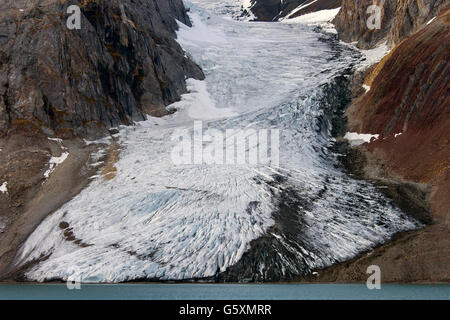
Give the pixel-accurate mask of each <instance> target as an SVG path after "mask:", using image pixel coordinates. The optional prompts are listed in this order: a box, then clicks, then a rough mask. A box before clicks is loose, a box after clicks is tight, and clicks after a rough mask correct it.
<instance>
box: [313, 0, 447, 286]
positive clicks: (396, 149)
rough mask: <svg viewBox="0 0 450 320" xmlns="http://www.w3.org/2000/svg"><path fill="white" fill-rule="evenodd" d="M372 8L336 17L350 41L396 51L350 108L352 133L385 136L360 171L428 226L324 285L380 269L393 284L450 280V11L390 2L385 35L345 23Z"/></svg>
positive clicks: (327, 277) (340, 270)
mask: <svg viewBox="0 0 450 320" xmlns="http://www.w3.org/2000/svg"><path fill="white" fill-rule="evenodd" d="M369 2H370V3H372V1H365V2H364V1H361V2H358V4H356V2H354V1H344V4H343V9H342V10H343V12H341V13H340V15H339V16H338V17H337V19H336V21H337V26H338V28H339V29H341V36H342V38H344V39H346V40H347V41H355V40H359V45H360V46H361V47H371V46H373V45H374V44H375V43H377V42H378V41H386V40H388V41H389V42H390V43H391V44H392V45H394V48H393V49H392V51H391V52H390V53H389V54H388V55H387V56H386V57H385V58H384V59H383V60H382V61H381V62H380V63H379V64H377V65H376V66H374V67H372V68H371V69H369V70H368V71H367V73H366V74H365V76H364V78H365V79H364V83H365V85H366V88H370V90H368V91H367V92H364V90H362V89H360V91H359V94H360V95H359V97H358V98H356V99H355V100H354V101H353V103H352V104H351V106H350V107H349V109H348V110H347V116H348V120H349V131H351V132H358V133H370V134H379V135H380V136H379V139H377V140H376V141H372V142H371V143H366V144H364V145H362V146H361V147H359V148H358V150H357V151H356V154H358V153H359V152H360V156H361V158H362V160H361V161H360V160H358V161H357V163H356V165H357V166H359V167H361V166H363V168H359V169H361V170H362V171H361V172H362V176H363V177H365V178H368V179H370V180H372V181H375V182H376V183H377V184H380V185H382V187H381V188H383V190H385V191H386V192H387V193H388V194H389V195H391V196H394V197H397V198H403V200H404V201H403V203H402V204H403V207H404V209H406V211H408V212H410V213H411V212H413V214H415V215H416V217H417V218H419V219H420V220H422V222H424V223H426V224H428V226H427V227H425V228H424V229H422V230H420V231H417V232H412V233H407V234H401V235H399V236H398V237H397V239H395V240H394V241H393V242H392V243H390V244H388V245H386V246H382V247H380V248H378V249H376V250H375V251H374V252H371V253H369V254H367V255H364V256H362V257H360V258H357V259H355V260H353V261H350V262H347V263H344V264H341V265H338V266H335V267H332V268H330V269H327V270H323V271H321V272H320V277H319V280H320V281H324V282H329V281H339V282H349V281H350V282H351V281H365V280H366V279H367V275H366V273H365V271H366V269H367V267H368V266H369V265H373V264H375V265H378V266H380V267H381V270H382V275H383V281H386V282H448V281H449V280H450V279H449V276H448V265H449V263H450V260H449V259H450V258H449V256H448V243H449V239H448V213H449V210H450V201H449V197H448V190H450V166H449V163H450V151H449V150H450V143H449V128H450V118H449V116H448V115H449V112H450V108H449V106H450V98H449V90H450V79H449V74H450V64H449V61H450V54H449V52H450V5H447V6H446V7H442V6H443V2H442V1H417V2H416V1H393V2H389V1H386V2H385V4H384V5H385V7H384V8H385V10H387V8H388V6H389V5H394V7H390V8H391V9H389V12H387V11H385V13H384V21H385V22H388V21H390V22H389V23H386V24H385V26H384V27H383V29H382V30H380V31H379V32H378V33H377V32H374V33H371V32H369V31H367V30H365V31H364V30H363V26H362V25H361V24H360V23H361V22H360V19H362V15H361V16H360V18H356V19H352V18H348V20H346V19H343V18H344V17H345V16H346V15H347V12H346V10H350V9H351V10H353V11H354V12H355V11H357V12H360V13H362V12H364V3H365V5H368V3H369ZM394 2H395V3H394ZM446 3H448V1H446ZM419 4H420V6H419ZM394 8H396V9H395V11H390V10H394ZM439 8H440V12H437V10H438V9H439ZM354 14H355V13H353V15H354ZM353 15H352V16H353ZM435 15H438V17H436V18H435V19H434V20H433V21H430V20H431V19H432V18H434V17H435ZM388 17H390V18H388ZM341 19H343V20H341ZM344 21H346V22H345V23H343V22H344ZM358 21H359V22H358ZM358 28H360V29H358ZM349 30H352V31H349ZM410 33H411V34H410ZM395 44H396V45H395ZM356 158H359V157H356ZM422 192H423V193H422ZM405 199H406V200H405ZM416 204H419V206H418V207H416V208H415V209H414V206H416ZM427 207H429V208H430V213H431V216H428V214H429V213H427V212H428V208H427Z"/></svg>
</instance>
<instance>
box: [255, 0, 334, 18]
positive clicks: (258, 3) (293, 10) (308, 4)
mask: <svg viewBox="0 0 450 320" xmlns="http://www.w3.org/2000/svg"><path fill="white" fill-rule="evenodd" d="M340 4H341V0H284V1H283V0H250V7H249V9H247V10H249V11H251V13H252V14H253V15H254V16H255V20H257V21H278V20H280V19H283V18H295V17H298V16H301V15H304V14H307V13H311V12H316V11H320V10H326V9H335V8H338V7H339V6H340Z"/></svg>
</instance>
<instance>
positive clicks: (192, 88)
mask: <svg viewBox="0 0 450 320" xmlns="http://www.w3.org/2000/svg"><path fill="white" fill-rule="evenodd" d="M186 85H187V89H188V91H189V94H184V95H182V97H181V100H180V101H179V102H176V103H174V104H172V105H171V106H170V108H171V109H177V110H186V111H187V115H188V116H189V117H190V118H192V119H195V120H210V119H220V118H227V117H234V116H236V115H238V114H237V113H235V112H233V111H231V110H230V109H228V108H217V107H216V103H215V101H214V100H213V99H212V98H211V96H210V94H209V92H208V89H207V88H206V82H205V81H200V80H195V79H187V81H186Z"/></svg>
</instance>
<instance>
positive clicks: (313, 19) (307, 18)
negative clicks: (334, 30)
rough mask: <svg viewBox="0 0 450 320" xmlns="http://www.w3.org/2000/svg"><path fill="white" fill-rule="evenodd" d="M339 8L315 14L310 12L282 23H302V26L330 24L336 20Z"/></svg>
mask: <svg viewBox="0 0 450 320" xmlns="http://www.w3.org/2000/svg"><path fill="white" fill-rule="evenodd" d="M340 10H341V8H336V9H326V10H320V11H316V12H311V13H307V14H304V15H302V16H299V17H295V18H292V19H288V20H283V22H287V23H303V24H308V25H311V24H314V25H315V24H320V23H324V22H331V21H333V19H334V18H336V16H337V14H338V13H339V11H340Z"/></svg>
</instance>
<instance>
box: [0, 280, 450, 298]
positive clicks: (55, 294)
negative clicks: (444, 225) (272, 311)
mask: <svg viewBox="0 0 450 320" xmlns="http://www.w3.org/2000/svg"><path fill="white" fill-rule="evenodd" d="M449 298H450V285H383V286H382V288H381V290H369V289H367V287H366V286H365V285H316V284H310V285H309V284H308V285H301V284H264V285H256V284H255V285H249V284H242V285H241V284H230V285H228V284H122V285H82V286H81V290H69V289H68V288H67V286H66V285H47V284H46V285H0V300H11V299H13V300H16V299H21V300H22V299H24V300H29V299H33V300H34V299H38V300H54V299H56V300H80V299H81V300H104V299H113V300H317V299H319V300H391V299H393V300H448V299H449Z"/></svg>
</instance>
